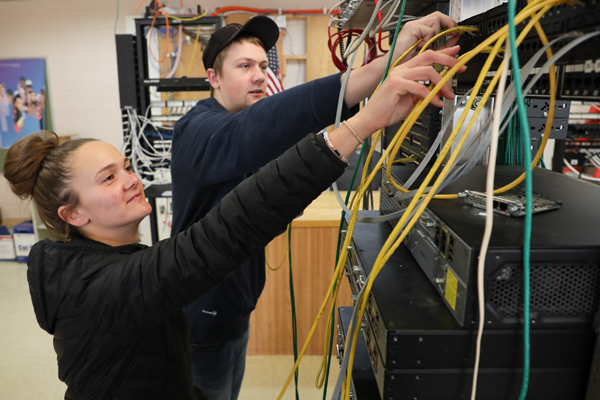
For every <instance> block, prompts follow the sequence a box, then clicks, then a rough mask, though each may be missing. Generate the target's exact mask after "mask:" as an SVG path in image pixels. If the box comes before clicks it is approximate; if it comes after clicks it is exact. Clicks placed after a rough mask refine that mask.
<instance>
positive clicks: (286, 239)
mask: <svg viewBox="0 0 600 400" xmlns="http://www.w3.org/2000/svg"><path fill="white" fill-rule="evenodd" d="M291 226H292V224H289V225H288V227H287V229H286V238H285V239H284V240H283V252H282V253H281V260H280V261H279V265H278V266H277V267H275V268H273V267H271V264H270V263H269V258H268V257H267V248H266V247H265V261H266V262H267V267H269V269H270V270H271V271H277V270H279V269H281V267H282V266H283V262H284V261H285V253H286V251H287V247H288V242H289V238H288V236H287V231H289V230H290V228H291Z"/></svg>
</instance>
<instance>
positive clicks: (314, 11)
mask: <svg viewBox="0 0 600 400" xmlns="http://www.w3.org/2000/svg"><path fill="white" fill-rule="evenodd" d="M229 11H248V12H253V13H257V14H277V13H279V10H278V9H277V10H275V9H271V8H253V7H238V6H228V7H220V8H217V9H216V10H215V12H213V13H212V14H210V16H211V17H216V16H217V15H219V14H222V13H225V12H229ZM281 12H282V13H285V14H327V12H328V10H322V9H321V10H317V9H312V10H281ZM338 13H339V11H338Z"/></svg>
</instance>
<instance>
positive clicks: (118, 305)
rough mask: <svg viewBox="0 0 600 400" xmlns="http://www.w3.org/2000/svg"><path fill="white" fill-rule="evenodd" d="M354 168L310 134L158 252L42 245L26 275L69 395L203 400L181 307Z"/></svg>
mask: <svg viewBox="0 0 600 400" xmlns="http://www.w3.org/2000/svg"><path fill="white" fill-rule="evenodd" d="M265 146H268V143H265ZM345 166H346V164H345V163H344V162H342V161H340V160H339V159H338V158H337V157H336V156H335V155H334V154H333V153H332V152H331V151H330V150H329V149H328V148H327V146H326V144H325V143H324V141H323V139H322V138H321V136H320V135H319V136H315V135H310V136H308V137H307V138H305V139H304V140H302V141H301V142H300V143H299V144H297V145H296V146H294V147H293V148H291V149H290V150H288V151H287V152H286V153H285V154H283V155H282V156H281V157H280V158H279V159H278V160H276V161H273V162H271V163H270V164H269V165H268V166H266V167H265V168H263V169H262V170H261V171H260V172H258V173H257V174H255V175H253V176H252V177H250V178H249V179H247V180H246V181H244V182H242V183H241V184H240V185H239V186H238V187H237V188H236V189H234V190H233V191H232V192H231V193H229V194H228V195H227V196H226V197H225V198H223V200H222V201H221V202H220V203H219V204H218V205H217V206H216V207H215V208H214V209H213V210H212V211H211V212H210V213H209V214H207V215H206V217H205V218H204V219H203V220H202V221H200V222H198V223H196V224H195V225H193V226H192V227H190V229H188V230H186V231H184V232H182V233H181V234H179V235H177V236H176V237H174V238H172V239H168V240H164V241H162V242H159V243H157V244H155V245H154V246H152V247H146V246H144V245H140V244H131V245H126V246H119V247H111V246H108V245H105V244H102V243H98V242H95V241H92V240H89V239H74V240H72V241H71V242H69V243H67V244H62V243H56V242H52V241H50V240H44V241H42V242H38V243H37V244H36V245H35V246H34V247H33V248H32V250H31V252H30V254H29V260H28V271H27V279H28V281H29V290H30V293H31V299H32V301H33V306H34V310H35V314H36V318H37V321H38V323H39V325H40V326H41V327H42V328H43V329H44V330H46V331H47V332H49V333H50V334H52V335H54V349H55V351H56V354H57V360H58V375H59V378H60V379H61V380H62V381H64V382H65V383H66V384H67V387H68V388H67V392H66V394H65V399H102V400H106V399H122V400H124V399H127V400H133V399H144V400H154V399H161V400H177V399H190V400H191V399H195V398H196V396H195V394H194V388H193V383H192V379H191V372H190V368H191V356H190V354H191V353H190V337H189V326H188V323H187V320H186V318H185V315H184V313H183V311H182V307H183V306H184V305H185V304H188V303H190V302H191V301H193V300H195V299H196V298H197V297H199V296H200V295H202V294H203V293H206V292H208V291H209V290H211V289H212V288H214V287H215V286H216V285H218V284H219V282H221V281H222V280H223V279H225V278H227V277H228V276H230V275H231V274H232V273H233V272H234V270H235V267H236V266H238V265H240V263H241V261H243V260H244V259H245V258H246V257H248V256H249V255H251V254H253V253H256V252H257V251H259V250H260V248H262V247H264V246H266V245H267V244H268V243H269V242H270V241H271V240H272V239H273V238H274V237H275V236H277V235H278V234H280V233H281V232H283V231H284V230H285V228H286V226H287V224H289V223H290V221H292V219H293V218H294V217H296V216H297V215H298V214H299V213H300V212H301V211H302V210H304V208H305V207H306V206H307V205H308V204H310V202H311V201H312V200H313V199H315V198H316V197H317V196H318V195H319V194H321V193H322V192H323V191H324V190H325V189H327V187H328V186H329V185H330V184H331V183H332V182H334V181H335V180H336V179H337V178H338V177H339V176H340V175H341V174H342V172H343V170H344V168H345Z"/></svg>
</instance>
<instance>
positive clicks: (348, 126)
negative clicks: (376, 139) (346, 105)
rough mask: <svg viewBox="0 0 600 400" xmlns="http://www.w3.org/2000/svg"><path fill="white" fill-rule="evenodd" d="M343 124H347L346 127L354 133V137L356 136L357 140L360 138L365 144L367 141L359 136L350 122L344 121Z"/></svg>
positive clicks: (359, 140) (359, 141)
mask: <svg viewBox="0 0 600 400" xmlns="http://www.w3.org/2000/svg"><path fill="white" fill-rule="evenodd" d="M342 124H344V125H346V128H348V130H349V131H350V133H352V134H353V135H354V137H355V138H356V140H358V143H359V144H361V145H362V144H363V143H364V142H365V141H364V140H362V139H361V138H360V136H358V134H357V133H356V131H355V130H354V129H353V128H352V127H351V126H350V124H349V123H348V121H342Z"/></svg>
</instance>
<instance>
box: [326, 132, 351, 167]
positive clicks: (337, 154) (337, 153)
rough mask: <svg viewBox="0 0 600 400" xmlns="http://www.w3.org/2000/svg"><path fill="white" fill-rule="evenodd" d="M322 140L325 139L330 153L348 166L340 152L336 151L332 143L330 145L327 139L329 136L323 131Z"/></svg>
mask: <svg viewBox="0 0 600 400" xmlns="http://www.w3.org/2000/svg"><path fill="white" fill-rule="evenodd" d="M323 139H325V143H327V146H329V148H330V149H331V151H333V152H334V153H335V155H336V156H338V157H339V159H340V160H342V161H343V162H345V163H347V164H349V163H348V159H347V158H346V157H344V156H343V155H341V154H340V152H339V151H338V149H336V148H335V146H334V145H333V143H331V139H329V135H328V134H327V130H325V129H324V130H323Z"/></svg>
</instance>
